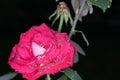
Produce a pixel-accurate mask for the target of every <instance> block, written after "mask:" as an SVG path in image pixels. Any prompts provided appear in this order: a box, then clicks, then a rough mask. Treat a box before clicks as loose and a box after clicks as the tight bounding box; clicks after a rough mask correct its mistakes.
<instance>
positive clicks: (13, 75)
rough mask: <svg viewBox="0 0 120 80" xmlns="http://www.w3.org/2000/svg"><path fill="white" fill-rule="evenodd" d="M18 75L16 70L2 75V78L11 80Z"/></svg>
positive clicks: (0, 77) (2, 79)
mask: <svg viewBox="0 0 120 80" xmlns="http://www.w3.org/2000/svg"><path fill="white" fill-rule="evenodd" d="M16 75H17V73H16V72H10V73H7V74H4V75H2V76H0V80H11V79H13V78H14V77H15V76H16Z"/></svg>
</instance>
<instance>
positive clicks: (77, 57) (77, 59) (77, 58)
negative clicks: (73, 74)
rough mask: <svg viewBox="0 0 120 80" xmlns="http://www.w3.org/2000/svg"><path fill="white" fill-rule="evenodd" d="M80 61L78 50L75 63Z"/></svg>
mask: <svg viewBox="0 0 120 80" xmlns="http://www.w3.org/2000/svg"><path fill="white" fill-rule="evenodd" d="M78 61H79V55H78V52H77V53H76V55H75V58H74V63H77V62H78Z"/></svg>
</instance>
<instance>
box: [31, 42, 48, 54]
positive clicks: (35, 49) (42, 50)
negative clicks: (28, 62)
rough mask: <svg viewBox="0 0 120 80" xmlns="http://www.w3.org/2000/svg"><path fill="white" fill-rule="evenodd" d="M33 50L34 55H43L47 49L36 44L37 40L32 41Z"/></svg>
mask: <svg viewBox="0 0 120 80" xmlns="http://www.w3.org/2000/svg"><path fill="white" fill-rule="evenodd" d="M32 50H33V55H34V56H39V55H43V54H44V53H45V51H46V49H45V48H43V47H42V46H40V45H38V44H36V43H35V42H32Z"/></svg>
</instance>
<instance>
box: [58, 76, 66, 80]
mask: <svg viewBox="0 0 120 80" xmlns="http://www.w3.org/2000/svg"><path fill="white" fill-rule="evenodd" d="M57 80H67V76H66V75H62V76H61V77H60V78H59V79H57Z"/></svg>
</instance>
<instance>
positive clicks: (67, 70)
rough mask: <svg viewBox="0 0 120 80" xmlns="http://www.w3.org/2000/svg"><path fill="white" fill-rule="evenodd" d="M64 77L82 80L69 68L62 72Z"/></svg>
mask: <svg viewBox="0 0 120 80" xmlns="http://www.w3.org/2000/svg"><path fill="white" fill-rule="evenodd" d="M62 72H63V73H65V75H66V76H67V77H68V78H70V79H71V80H83V79H82V78H81V77H80V75H79V74H78V73H77V72H76V71H75V70H73V69H71V68H66V69H64V70H63V71H62Z"/></svg>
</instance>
